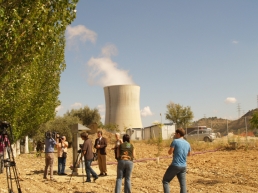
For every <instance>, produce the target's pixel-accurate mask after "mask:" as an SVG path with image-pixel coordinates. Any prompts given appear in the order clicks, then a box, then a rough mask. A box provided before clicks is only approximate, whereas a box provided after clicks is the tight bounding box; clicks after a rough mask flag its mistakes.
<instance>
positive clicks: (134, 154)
mask: <svg viewBox="0 0 258 193" xmlns="http://www.w3.org/2000/svg"><path fill="white" fill-rule="evenodd" d="M135 157H136V153H135V148H133V158H134V159H135Z"/></svg>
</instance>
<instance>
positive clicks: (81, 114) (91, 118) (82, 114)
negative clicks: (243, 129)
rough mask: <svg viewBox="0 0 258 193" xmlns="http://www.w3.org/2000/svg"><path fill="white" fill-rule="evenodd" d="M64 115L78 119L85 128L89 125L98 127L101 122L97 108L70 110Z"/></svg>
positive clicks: (86, 107)
mask: <svg viewBox="0 0 258 193" xmlns="http://www.w3.org/2000/svg"><path fill="white" fill-rule="evenodd" d="M65 115H68V116H73V117H78V118H79V119H80V120H81V122H82V124H83V125H85V126H87V125H90V124H91V123H97V124H98V125H99V124H100V120H101V117H100V114H99V110H98V109H97V108H94V109H90V108H89V107H88V106H85V107H84V108H80V109H72V110H71V111H67V112H66V114H65Z"/></svg>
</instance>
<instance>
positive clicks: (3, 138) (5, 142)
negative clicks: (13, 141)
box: [0, 135, 10, 174]
mask: <svg viewBox="0 0 258 193" xmlns="http://www.w3.org/2000/svg"><path fill="white" fill-rule="evenodd" d="M9 146H10V141H9V139H8V137H7V135H0V174H1V173H3V172H4V152H5V149H6V148H8V147H9Z"/></svg>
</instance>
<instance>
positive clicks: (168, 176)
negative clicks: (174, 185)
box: [162, 165, 187, 193]
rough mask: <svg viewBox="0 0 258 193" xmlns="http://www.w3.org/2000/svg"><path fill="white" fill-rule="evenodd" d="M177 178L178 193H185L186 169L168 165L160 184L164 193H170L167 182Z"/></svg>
mask: <svg viewBox="0 0 258 193" xmlns="http://www.w3.org/2000/svg"><path fill="white" fill-rule="evenodd" d="M175 176H177V179H178V181H179V184H180V193H186V192H187V191H186V178H185V176H186V167H179V166H173V165H170V166H169V167H168V169H167V171H166V172H165V174H164V177H163V180H162V183H163V189H164V193H170V189H169V182H170V181H171V180H172V179H173V178H174V177H175Z"/></svg>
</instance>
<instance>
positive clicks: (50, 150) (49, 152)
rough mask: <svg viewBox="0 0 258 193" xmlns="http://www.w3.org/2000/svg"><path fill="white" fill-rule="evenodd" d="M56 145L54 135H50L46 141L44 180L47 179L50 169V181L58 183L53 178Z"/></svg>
mask: <svg viewBox="0 0 258 193" xmlns="http://www.w3.org/2000/svg"><path fill="white" fill-rule="evenodd" d="M55 145H56V139H53V137H52V133H51V132H50V133H49V136H48V137H46V139H45V164H46V165H45V171H44V177H43V178H44V179H47V170H48V167H50V180H51V181H56V180H55V179H54V178H53V163H54V147H55Z"/></svg>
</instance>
